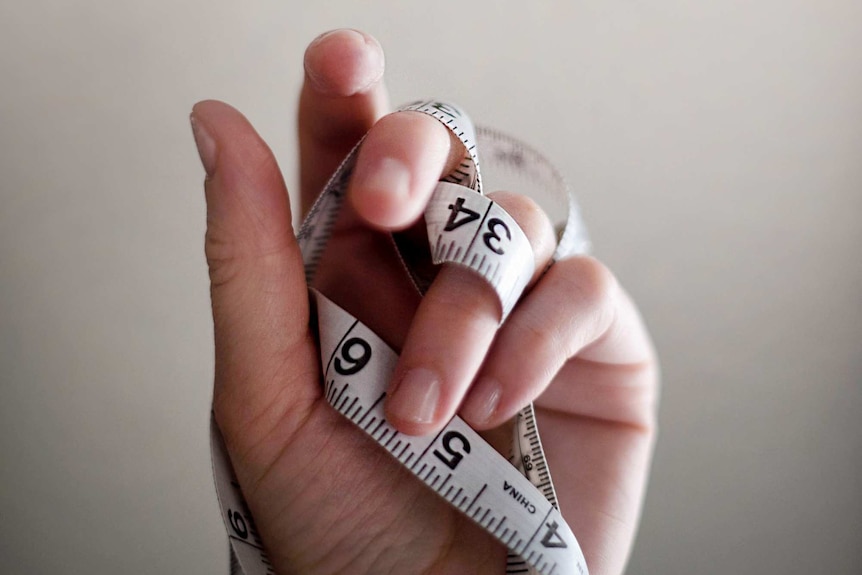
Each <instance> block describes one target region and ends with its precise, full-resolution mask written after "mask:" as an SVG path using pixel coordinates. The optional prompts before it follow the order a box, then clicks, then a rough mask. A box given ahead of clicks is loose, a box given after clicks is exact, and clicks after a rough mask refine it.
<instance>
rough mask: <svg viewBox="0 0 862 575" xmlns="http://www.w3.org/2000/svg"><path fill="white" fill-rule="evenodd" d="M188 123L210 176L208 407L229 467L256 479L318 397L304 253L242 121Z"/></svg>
mask: <svg viewBox="0 0 862 575" xmlns="http://www.w3.org/2000/svg"><path fill="white" fill-rule="evenodd" d="M191 123H192V130H193V132H194V137H195V143H196V144H197V146H198V150H199V152H200V156H201V161H202V163H203V165H204V169H205V170H206V173H207V177H206V181H205V184H204V187H205V190H206V202H207V232H206V257H207V262H208V264H209V273H210V281H211V296H212V311H213V323H214V332H215V389H214V393H213V409H214V411H215V417H216V421H218V424H219V427H220V428H221V431H222V433H223V435H224V437H225V441H226V443H227V446H228V449H229V451H230V452H231V457H232V458H233V459H234V463H235V464H236V463H238V461H237V458H240V459H241V463H242V465H240V466H239V467H244V468H246V469H248V470H249V471H251V472H252V473H254V471H253V470H254V469H262V468H265V467H266V466H267V465H268V464H269V462H271V461H273V460H274V459H275V457H276V454H277V452H278V450H279V449H280V448H281V447H282V446H283V445H284V444H285V443H286V442H288V441H289V440H290V437H291V436H292V435H293V433H295V431H296V430H297V428H298V427H299V426H301V425H302V423H303V421H304V420H305V419H306V417H307V415H308V414H309V413H310V411H311V408H312V406H313V405H314V402H315V400H317V399H318V398H319V397H320V395H321V392H320V386H319V382H318V358H317V352H316V348H315V345H314V341H313V338H312V334H311V332H310V330H309V322H308V320H309V306H308V291H307V288H306V283H305V275H304V272H303V264H302V256H301V254H300V251H299V245H298V244H297V242H296V238H295V237H294V234H293V228H292V226H291V214H290V202H289V199H288V196H287V190H286V188H285V185H284V180H283V178H282V176H281V173H280V171H279V169H278V165H277V163H276V161H275V158H274V157H273V155H272V152H271V151H270V149H269V147H267V145H266V144H265V143H264V142H263V140H262V139H261V138H260V136H259V135H258V134H257V133H256V132H255V130H254V128H252V126H251V124H250V123H249V122H248V120H246V118H245V117H244V116H243V115H242V114H240V113H239V112H238V111H236V110H235V109H233V108H231V107H230V106H228V105H227V104H223V103H221V102H215V101H206V102H200V103H198V104H197V105H195V107H194V108H193V110H192V114H191ZM264 438H265V439H266V441H263V440H264Z"/></svg>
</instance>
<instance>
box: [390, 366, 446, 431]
mask: <svg viewBox="0 0 862 575" xmlns="http://www.w3.org/2000/svg"><path fill="white" fill-rule="evenodd" d="M439 399H440V378H439V377H437V374H436V373H434V372H433V371H431V370H430V369H425V368H423V367H419V368H416V369H411V370H410V371H408V372H407V373H406V374H404V378H403V379H402V380H401V381H400V382H399V383H398V385H397V387H396V389H395V392H394V394H393V395H392V397H391V398H389V404H388V406H387V407H388V409H389V411H391V412H392V413H394V414H395V415H396V416H397V417H398V418H399V419H403V420H405V421H411V422H413V423H423V424H424V423H431V422H432V421H433V420H434V414H435V413H436V411H437V402H438V400H439Z"/></svg>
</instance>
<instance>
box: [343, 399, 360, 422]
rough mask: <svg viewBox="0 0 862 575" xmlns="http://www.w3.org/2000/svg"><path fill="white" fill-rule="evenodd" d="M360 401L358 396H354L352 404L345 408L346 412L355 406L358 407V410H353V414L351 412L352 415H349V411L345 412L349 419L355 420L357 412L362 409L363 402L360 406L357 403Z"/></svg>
mask: <svg viewBox="0 0 862 575" xmlns="http://www.w3.org/2000/svg"><path fill="white" fill-rule="evenodd" d="M358 401H359V398H358V397H354V398H353V401H351V402H350V405H348V406H347V407H346V408H345V410H344V411H345V412H349V411H351V410H352V409H353V408H354V407H355V408H356V411H354V412H353V413H352V414H350V415H347V413H345V415H347V419H349V420H350V421H353V418H354V417H356V414H357V413H359V412H360V411H362V405H361V404H360V405H358V406H357V405H356V403H357V402H358Z"/></svg>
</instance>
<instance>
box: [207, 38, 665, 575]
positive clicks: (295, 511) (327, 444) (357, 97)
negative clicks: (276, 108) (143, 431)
mask: <svg viewBox="0 0 862 575" xmlns="http://www.w3.org/2000/svg"><path fill="white" fill-rule="evenodd" d="M304 64H305V70H306V79H305V84H304V86H303V88H302V94H301V98H300V109H299V139H300V151H301V158H300V160H301V161H300V170H301V171H300V179H301V190H300V192H299V193H300V197H301V203H302V206H303V210H305V209H307V208H308V206H309V205H310V202H312V201H313V200H314V198H315V196H316V195H317V194H318V193H319V192H320V190H321V189H322V187H323V184H324V183H325V181H326V180H327V179H328V177H329V176H330V175H331V174H332V172H333V171H334V170H335V168H336V167H337V165H338V163H339V162H340V161H341V160H342V159H343V158H344V156H345V155H346V153H347V152H348V151H349V150H350V149H351V148H352V146H353V145H354V144H355V143H356V142H357V141H358V139H359V138H360V137H361V136H362V135H363V134H365V133H366V132H368V134H369V135H368V137H367V139H366V141H365V143H364V144H363V146H362V148H361V150H360V155H359V158H358V163H357V167H356V170H355V174H354V177H353V180H352V181H351V185H350V189H349V193H348V198H349V208H348V210H347V212H346V213H345V215H344V216H343V217H342V218H341V219H340V220H339V222H338V224H337V231H336V234H335V236H334V237H333V239H332V240H331V243H330V245H329V247H328V248H327V253H326V255H325V256H324V260H323V262H322V264H321V268H320V270H319V272H318V275H317V277H316V278H315V287H317V288H318V289H320V290H321V291H322V292H324V293H326V294H327V295H328V296H329V297H330V298H331V299H333V300H334V301H336V302H337V303H338V304H339V305H341V306H342V307H344V308H345V309H347V310H348V311H350V312H351V313H352V314H353V315H355V316H357V317H358V318H359V319H360V320H362V321H363V322H365V323H366V324H367V325H369V327H371V328H372V329H374V330H375V331H376V332H377V333H378V334H380V336H381V337H383V338H384V339H385V340H386V341H387V342H389V343H390V344H391V345H393V347H395V348H396V349H398V350H400V352H401V357H400V360H399V363H398V366H397V368H396V371H395V374H394V376H393V379H392V381H391V382H390V384H389V396H388V398H387V402H386V414H387V417H388V419H389V421H390V422H391V423H392V424H393V425H395V426H396V427H397V428H398V429H399V430H400V431H402V432H403V433H407V434H414V435H415V434H428V433H434V432H435V431H437V430H439V429H441V428H442V427H443V426H444V425H445V424H446V422H447V421H448V420H449V419H450V418H451V417H452V416H453V415H454V414H455V413H456V412H457V413H459V414H460V415H461V416H462V417H463V418H464V419H465V420H466V421H467V422H468V423H469V424H471V425H472V426H473V427H474V428H476V429H479V430H484V431H488V432H489V433H490V430H493V429H497V428H500V427H501V426H504V425H505V424H506V422H507V420H510V418H511V417H512V416H513V415H514V414H515V413H516V411H517V410H518V409H519V408H520V407H521V406H523V405H524V404H526V403H527V402H529V401H535V404H536V409H537V417H538V420H539V426H540V429H541V432H542V438H543V442H544V445H545V450H546V454H547V458H548V462H549V465H550V468H551V471H552V473H553V477H554V481H555V484H556V487H557V492H558V496H559V501H560V506H561V510H562V512H563V515H564V516H565V517H566V519H567V521H568V523H569V525H570V527H571V528H572V531H573V532H574V533H575V535H576V536H577V537H578V540H579V541H580V544H581V546H582V548H583V551H584V554H585V556H586V559H587V563H588V565H589V568H590V572H591V573H592V574H593V575H610V574H618V573H621V572H622V571H623V569H624V567H625V563H626V561H627V558H628V555H629V552H630V550H631V546H632V542H633V538H634V534H635V530H636V526H637V524H638V520H639V513H640V509H641V504H642V500H643V496H644V488H645V484H646V478H647V473H648V468H649V462H650V458H651V452H652V445H653V443H654V438H655V433H656V424H655V410H656V398H657V390H658V366H657V362H656V359H655V354H654V352H653V348H652V345H651V343H650V339H649V336H648V334H647V331H646V329H645V328H644V325H643V323H642V320H641V318H640V315H639V314H638V311H637V308H636V307H635V305H634V303H633V302H632V301H631V299H630V298H629V296H628V295H627V294H626V292H625V291H624V290H623V289H622V288H621V287H620V286H619V284H618V283H617V281H616V280H615V278H614V276H613V275H612V274H611V273H610V272H609V271H608V270H607V268H606V267H605V266H603V265H602V264H601V263H600V262H598V261H596V260H595V259H591V258H588V257H571V258H567V259H564V260H562V261H559V262H556V263H555V264H554V265H553V266H552V267H551V268H550V269H549V271H548V272H547V273H545V274H544V275H541V274H540V273H539V270H542V269H544V267H545V264H546V263H547V262H548V261H549V258H550V256H551V253H552V251H553V247H554V243H553V242H554V238H553V234H552V232H551V227H550V224H549V222H548V220H547V217H546V216H545V215H544V214H543V213H542V212H541V211H540V210H539V209H538V208H537V207H536V206H535V204H533V203H532V202H531V201H529V200H528V199H526V198H524V197H522V196H519V195H517V194H515V193H498V194H495V195H492V197H494V198H495V200H496V201H498V202H499V203H500V204H501V205H502V206H503V207H504V208H505V209H506V210H507V211H509V213H510V214H511V215H512V216H513V217H514V218H515V220H516V221H518V223H519V225H520V226H521V227H522V228H523V229H524V231H525V232H526V234H527V236H528V238H529V239H530V243H531V245H532V247H533V250H534V253H535V256H536V262H537V264H536V270H537V272H536V274H535V276H534V279H533V283H532V285H531V286H530V288H529V290H528V292H527V293H526V294H525V295H524V297H523V298H522V300H521V302H520V303H519V304H518V306H517V307H516V308H515V310H514V311H513V312H512V314H511V316H510V317H509V318H508V319H507V320H506V322H505V323H504V324H503V326H502V327H500V326H499V320H500V305H499V303H498V302H497V300H496V297H495V296H494V294H493V292H492V291H491V290H490V288H489V287H488V286H487V285H485V284H484V283H483V281H482V280H481V279H478V278H477V277H476V276H474V275H472V274H471V273H469V272H467V271H465V270H463V269H461V268H457V267H452V268H449V267H444V268H443V269H442V270H441V271H440V273H439V274H438V276H437V278H436V280H435V281H434V284H433V285H432V287H431V289H430V291H429V293H428V294H427V295H426V296H425V297H424V298H420V296H419V295H418V294H417V293H416V292H415V290H414V289H413V288H412V286H411V284H410V283H409V280H408V279H407V276H406V275H405V273H404V271H403V270H402V269H401V267H400V263H398V260H397V258H396V257H394V254H393V252H392V247H391V244H390V241H389V239H388V238H387V237H386V235H385V234H386V233H387V232H389V231H393V230H403V229H406V228H409V227H410V226H411V225H412V224H413V223H414V222H415V221H416V220H417V218H418V217H419V215H420V214H421V212H422V210H423V208H424V206H425V204H426V203H427V201H428V198H429V196H430V193H431V191H432V190H433V187H434V184H435V183H436V181H437V180H438V179H439V178H440V177H441V176H442V175H445V174H446V173H448V171H450V170H451V169H453V168H454V166H455V165H457V163H458V161H459V160H460V159H461V157H462V154H463V149H462V148H461V147H460V144H459V143H457V141H455V140H453V138H451V137H450V135H449V133H448V132H447V130H446V129H445V128H443V127H442V126H441V125H440V124H439V123H437V122H436V120H433V119H432V118H429V117H425V116H422V115H420V114H417V113H411V112H400V113H395V114H389V112H390V109H389V104H388V97H387V93H386V89H385V87H384V84H383V67H384V65H383V52H382V50H381V48H380V45H379V44H378V43H377V41H376V40H374V39H373V38H371V37H370V36H368V35H365V34H362V33H359V32H356V31H351V30H338V31H334V32H332V33H328V34H326V35H323V36H322V37H319V38H318V39H317V40H315V41H314V42H313V43H312V44H311V45H310V46H309V47H308V49H307V51H306V54H305V62H304ZM387 114H388V115H387ZM192 124H193V128H194V133H195V141H196V142H197V144H198V148H199V151H200V154H201V160H202V162H203V165H204V168H205V170H206V172H207V176H206V181H205V191H206V202H207V234H206V256H207V261H208V263H209V269H210V278H211V281H212V286H211V296H212V309H213V320H214V326H215V353H216V362H215V363H216V365H215V390H214V410H215V415H216V419H217V421H218V424H219V427H220V428H221V430H222V432H223V434H224V436H225V440H226V444H227V447H228V451H229V453H230V457H231V460H232V462H233V465H234V468H235V470H236V473H237V476H238V479H239V482H240V484H241V486H242V490H243V493H244V494H245V497H246V499H247V501H248V503H249V506H250V508H251V511H252V513H253V515H254V517H255V520H256V523H257V527H258V530H259V532H260V534H261V536H262V538H263V540H264V543H265V545H266V548H267V551H268V553H269V555H270V558H271V560H272V562H273V564H274V566H275V569H276V571H277V572H278V573H283V574H290V573H298V574H303V575H305V574H335V573H350V574H353V575H355V574H363V573H367V574H387V573H399V574H414V573H415V574H420V573H422V574H441V575H442V574H454V573H470V574H484V573H487V574H489V575H500V574H501V573H503V571H504V566H505V554H506V552H505V549H504V548H503V547H502V546H501V545H500V544H498V543H497V542H496V541H495V540H494V539H493V538H491V537H490V536H489V535H488V534H486V533H484V532H483V531H482V530H481V529H479V528H478V527H476V526H475V525H474V524H472V523H471V522H470V521H469V520H468V519H466V518H465V517H463V516H462V515H460V514H459V512H457V511H456V510H454V509H453V508H451V507H450V506H449V504H448V503H446V502H445V501H443V500H442V499H440V498H439V497H438V496H437V495H435V494H434V493H433V492H432V491H430V490H429V489H428V488H426V487H425V486H424V485H423V484H422V483H421V482H419V481H418V480H417V479H415V478H414V477H413V476H411V475H410V473H409V472H407V471H406V470H404V469H402V468H401V467H400V466H399V464H398V463H397V462H395V461H394V460H393V459H391V457H390V456H389V455H388V454H387V453H386V452H384V451H383V450H382V449H381V448H380V447H378V446H376V445H375V444H374V443H373V441H372V440H371V439H370V438H368V437H367V436H365V435H364V434H363V433H362V432H361V431H359V430H358V429H356V428H355V427H353V425H352V424H351V423H350V422H348V421H347V420H346V419H344V418H343V417H342V416H341V415H339V414H338V413H337V412H335V411H334V410H333V409H332V408H331V407H330V406H329V405H328V404H327V403H326V401H325V399H324V398H323V396H322V386H321V378H320V368H319V355H318V350H317V347H316V343H315V339H314V335H313V333H312V331H311V329H310V327H309V319H310V310H309V303H308V302H309V297H308V286H307V285H306V281H305V276H304V273H303V266H302V260H301V255H300V253H299V249H298V246H297V243H296V240H295V237H294V232H293V228H292V225H291V218H292V215H291V210H290V204H289V199H288V191H287V189H286V187H285V184H284V180H283V178H282V175H281V172H280V171H279V168H278V165H277V163H276V161H275V159H274V157H273V155H272V153H271V151H270V150H269V148H268V147H267V145H266V144H265V143H264V142H263V141H262V140H261V138H260V137H259V136H258V135H257V133H256V132H255V131H254V129H253V128H252V127H251V125H250V123H249V122H248V121H247V120H246V119H245V118H244V117H243V116H242V115H241V114H240V113H239V112H237V111H236V110H234V109H233V108H231V107H229V106H228V105H226V104H223V103H220V102H215V101H205V102H200V103H198V104H197V105H196V106H195V107H194V109H193V111H192ZM516 191H517V190H512V192H516ZM381 309H385V310H386V313H384V314H381V313H379V310H381Z"/></svg>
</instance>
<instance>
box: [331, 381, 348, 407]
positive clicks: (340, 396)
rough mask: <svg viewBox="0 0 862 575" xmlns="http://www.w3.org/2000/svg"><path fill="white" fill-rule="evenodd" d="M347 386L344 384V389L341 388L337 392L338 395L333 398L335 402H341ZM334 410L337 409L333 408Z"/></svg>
mask: <svg viewBox="0 0 862 575" xmlns="http://www.w3.org/2000/svg"><path fill="white" fill-rule="evenodd" d="M348 385H349V384H346V383H345V384H344V387H342V388H341V389H340V390H339V392H338V394H337V395H336V396H335V397H334V398H333V400H334V401H335V402H338V401H341V399H342V395H344V392H345V391H347V387H348ZM335 409H338V407H337V406H336V408H335Z"/></svg>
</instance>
